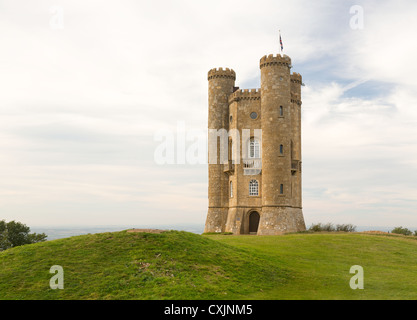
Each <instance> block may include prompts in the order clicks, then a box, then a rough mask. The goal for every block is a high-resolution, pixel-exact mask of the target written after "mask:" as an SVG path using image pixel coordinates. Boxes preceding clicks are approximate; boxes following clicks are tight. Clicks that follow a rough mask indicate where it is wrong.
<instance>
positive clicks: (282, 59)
mask: <svg viewBox="0 0 417 320" xmlns="http://www.w3.org/2000/svg"><path fill="white" fill-rule="evenodd" d="M259 66H260V68H261V69H262V68H263V67H268V66H286V67H288V68H290V67H291V58H290V57H289V56H287V55H285V54H284V55H282V56H281V55H280V54H276V55H274V54H270V55H267V56H263V57H262V58H261V60H260V62H259Z"/></svg>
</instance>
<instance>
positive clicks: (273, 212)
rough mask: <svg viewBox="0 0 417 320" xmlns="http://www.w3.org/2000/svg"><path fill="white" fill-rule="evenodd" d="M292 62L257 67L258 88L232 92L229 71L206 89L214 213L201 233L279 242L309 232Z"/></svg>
mask: <svg viewBox="0 0 417 320" xmlns="http://www.w3.org/2000/svg"><path fill="white" fill-rule="evenodd" d="M291 68H292V65H291V59H290V58H289V57H288V56H286V55H279V54H278V55H269V56H264V57H262V58H261V60H260V69H261V88H260V89H251V90H248V89H245V90H242V89H239V88H237V87H235V80H236V74H235V72H234V71H233V70H231V69H222V68H220V69H212V70H210V71H209V73H208V82H209V98H208V102H209V114H208V116H209V118H208V129H209V188H208V196H209V208H208V214H207V220H206V225H205V230H204V232H233V233H234V234H258V235H276V234H282V233H285V232H295V231H303V230H305V223H304V217H303V212H302V194H301V85H302V79H301V75H300V74H298V73H292V74H291Z"/></svg>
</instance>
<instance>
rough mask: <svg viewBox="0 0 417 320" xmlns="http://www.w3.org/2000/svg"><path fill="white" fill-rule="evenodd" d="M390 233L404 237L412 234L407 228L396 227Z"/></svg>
mask: <svg viewBox="0 0 417 320" xmlns="http://www.w3.org/2000/svg"><path fill="white" fill-rule="evenodd" d="M391 233H396V234H403V235H405V236H410V235H412V234H413V233H412V232H411V231H410V230H408V229H407V228H403V227H396V228H394V229H392V231H391Z"/></svg>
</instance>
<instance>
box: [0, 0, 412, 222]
mask: <svg viewBox="0 0 417 320" xmlns="http://www.w3.org/2000/svg"><path fill="white" fill-rule="evenodd" d="M341 2H342V1H337V3H336V1H331V0H328V1H314V2H313V1H307V0H306V1H301V0H299V1H277V0H275V1H266V0H259V1H244V0H243V1H242V0H239V1H227V0H221V1H220V0H210V1H195V0H194V1H191V0H189V1H185V0H174V1H168V0H165V1H133V0H131V1H130V0H119V1H107V0H100V1H93V0H89V1H80V0H71V1H69V0H68V1H64V0H48V1H46V0H44V1H42V0H33V1H28V0H25V1H22V0H7V1H4V0H0V43H1V50H0V220H1V219H6V220H18V221H21V222H24V223H26V224H27V225H29V226H44V225H61V226H66V225H83V226H103V225H115V224H117V225H132V227H140V226H142V225H148V224H160V223H163V224H169V223H180V224H181V223H200V224H202V225H203V224H204V222H205V218H206V213H207V205H208V201H207V165H206V164H190V163H185V164H171V165H169V164H165V165H160V164H158V163H157V162H156V161H155V159H154V154H155V150H156V149H157V147H158V146H159V145H160V143H161V141H158V139H157V138H156V137H157V136H158V133H160V132H161V131H162V130H166V131H170V132H173V133H174V134H175V132H176V130H177V127H178V126H179V125H180V126H184V127H185V132H187V133H189V132H193V131H197V132H198V131H202V132H206V129H207V114H208V110H207V109H208V106H207V72H208V70H209V69H211V68H214V67H229V68H233V69H234V70H235V71H236V74H237V80H236V84H237V86H240V87H241V88H258V87H259V85H260V70H259V59H260V58H261V57H262V56H263V55H265V54H271V53H277V52H278V50H279V42H278V30H279V29H280V30H281V34H282V39H283V44H284V53H285V54H287V55H289V56H290V57H291V59H292V64H293V69H292V71H294V72H299V73H301V74H302V76H303V82H304V83H305V86H304V87H303V89H302V100H303V105H302V121H303V123H302V136H303V137H302V139H303V140H302V141H303V159H302V160H303V207H304V217H305V220H306V224H307V225H310V224H311V223H315V222H333V223H352V224H355V225H357V226H400V225H402V226H405V227H417V90H416V89H417V62H416V57H417V45H416V42H415V38H416V35H415V34H416V31H417V19H416V16H417V2H416V1H412V0H410V1H398V0H395V1H381V0H379V1H343V2H342V3H341ZM355 5H356V7H353V9H352V6H355ZM358 6H359V11H358ZM361 12H363V20H360V18H361V16H360V14H361ZM358 19H359V20H358ZM362 22H363V24H361V23H362ZM190 144H192V141H188V142H187V143H186V146H189V145H190Z"/></svg>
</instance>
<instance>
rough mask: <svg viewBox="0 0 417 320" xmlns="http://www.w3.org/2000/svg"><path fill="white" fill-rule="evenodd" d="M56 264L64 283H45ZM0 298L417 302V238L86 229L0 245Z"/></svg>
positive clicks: (333, 234)
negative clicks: (359, 270) (360, 275)
mask: <svg viewBox="0 0 417 320" xmlns="http://www.w3.org/2000/svg"><path fill="white" fill-rule="evenodd" d="M53 265H60V266H62V267H63V269H64V289H62V290H60V289H56V290H52V289H51V288H50V286H49V280H50V278H51V277H52V276H53V275H52V274H50V273H49V269H50V267H51V266H53ZM353 265H360V266H362V267H363V268H364V284H365V288H364V289H363V290H359V289H357V290H352V289H351V288H350V286H349V280H350V278H351V277H352V276H353V274H350V273H349V270H350V267H351V266H353ZM0 299H41V300H43V299H170V300H172V299H176V300H177V299H186V300H187V299H417V239H416V238H415V237H394V236H381V235H367V234H358V233H354V234H347V233H328V234H326V233H315V234H289V235H284V236H226V235H197V234H192V233H188V232H179V231H170V232H164V233H161V234H152V233H128V232H126V231H122V232H113V233H101V234H92V235H83V236H77V237H71V238H66V239H59V240H53V241H47V242H43V243H37V244H32V245H25V246H21V247H16V248H12V249H9V250H6V251H3V252H0Z"/></svg>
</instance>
